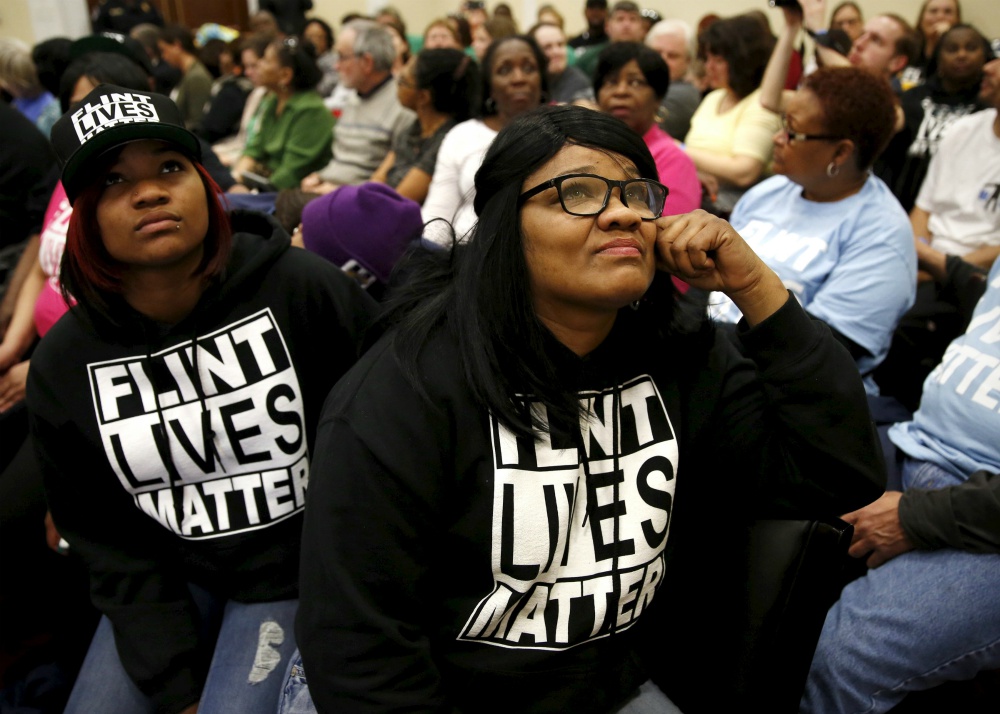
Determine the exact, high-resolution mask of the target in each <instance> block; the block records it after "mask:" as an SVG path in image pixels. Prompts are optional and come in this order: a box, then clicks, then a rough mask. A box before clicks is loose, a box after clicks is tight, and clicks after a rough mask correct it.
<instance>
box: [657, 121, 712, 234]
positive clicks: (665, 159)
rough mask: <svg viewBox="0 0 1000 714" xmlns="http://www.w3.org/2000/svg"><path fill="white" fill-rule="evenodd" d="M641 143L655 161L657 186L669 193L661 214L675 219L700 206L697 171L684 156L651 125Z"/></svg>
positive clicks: (665, 136) (676, 146) (682, 152)
mask: <svg viewBox="0 0 1000 714" xmlns="http://www.w3.org/2000/svg"><path fill="white" fill-rule="evenodd" d="M642 140H643V141H645V142H646V146H647V147H649V153H651V154H652V155H653V161H655V162H656V170H657V171H658V172H659V174H660V183H662V184H664V185H665V186H666V187H667V188H668V189H670V192H669V193H668V194H667V201H666V203H665V204H664V206H663V215H665V216H676V215H677V214H679V213H689V212H691V211H693V210H695V209H696V208H700V207H701V182H700V181H698V170H697V169H695V167H694V163H693V162H692V161H691V159H690V158H689V157H688V155H687V154H685V153H684V151H683V150H682V149H681V147H680V146H678V144H677V142H676V141H674V140H673V139H671V138H670V135H669V134H667V133H666V132H665V131H663V129H661V128H660V127H658V126H657V125H656V124H653V125H652V126H651V127H649V131H647V132H646V134H645V136H643V137H642Z"/></svg>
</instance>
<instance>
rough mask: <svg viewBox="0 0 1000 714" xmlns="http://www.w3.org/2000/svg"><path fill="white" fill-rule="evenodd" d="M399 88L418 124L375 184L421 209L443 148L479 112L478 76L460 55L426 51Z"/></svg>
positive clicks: (388, 157) (401, 139)
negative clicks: (454, 129) (448, 137)
mask: <svg viewBox="0 0 1000 714" xmlns="http://www.w3.org/2000/svg"><path fill="white" fill-rule="evenodd" d="M396 84H397V85H398V98H399V103H400V104H401V105H403V106H404V107H406V108H407V109H409V110H411V111H412V112H414V113H415V114H416V116H417V118H416V121H414V122H413V124H412V125H411V126H410V128H409V129H408V130H407V131H406V132H405V133H403V134H400V135H399V136H398V140H397V141H394V143H393V145H392V148H391V149H390V150H389V153H388V154H387V155H386V157H385V160H384V161H383V162H382V164H381V165H380V166H379V167H378V168H377V169H376V170H375V173H373V174H372V176H371V180H372V181H375V182H378V183H385V184H388V185H389V186H391V187H392V188H394V189H395V190H396V191H397V192H398V193H399V194H400V195H401V196H403V197H405V198H409V199H411V200H413V201H416V202H417V203H418V204H420V203H423V202H424V199H425V198H427V191H428V189H429V188H430V185H431V177H432V176H433V175H434V166H435V164H436V162H437V155H438V151H439V150H440V148H441V142H442V141H444V137H445V136H446V135H447V134H448V132H449V131H451V129H452V127H454V126H455V125H456V124H458V123H460V122H464V121H466V120H467V119H468V118H469V117H470V116H471V115H472V112H473V110H474V107H477V106H478V101H477V100H476V97H477V95H478V91H479V84H480V81H479V71H478V69H477V67H476V63H475V62H474V61H473V60H472V58H471V57H469V56H468V55H466V54H465V53H464V52H462V51H461V50H455V49H447V50H423V51H422V52H421V53H420V54H418V55H417V56H416V57H414V58H413V59H412V60H411V61H410V62H409V64H407V66H406V68H405V69H404V70H403V72H402V74H400V76H399V78H398V79H397V81H396Z"/></svg>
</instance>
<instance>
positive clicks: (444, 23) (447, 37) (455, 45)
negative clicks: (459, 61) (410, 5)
mask: <svg viewBox="0 0 1000 714" xmlns="http://www.w3.org/2000/svg"><path fill="white" fill-rule="evenodd" d="M424 49H425V50H445V49H454V50H460V49H463V45H462V39H461V38H460V37H459V36H458V32H457V31H456V30H455V28H454V27H452V26H451V24H449V22H448V20H445V19H443V18H442V19H439V20H432V21H431V23H430V24H429V25H428V26H427V29H426V30H424Z"/></svg>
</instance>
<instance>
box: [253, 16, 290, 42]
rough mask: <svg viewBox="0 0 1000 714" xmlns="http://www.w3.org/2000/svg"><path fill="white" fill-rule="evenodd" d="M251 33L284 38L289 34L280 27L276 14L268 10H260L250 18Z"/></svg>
mask: <svg viewBox="0 0 1000 714" xmlns="http://www.w3.org/2000/svg"><path fill="white" fill-rule="evenodd" d="M250 32H253V33H254V34H262V35H271V36H276V37H284V36H285V35H286V34H288V33H286V32H284V31H283V30H282V29H281V28H280V27H279V26H278V21H277V20H276V19H275V17H274V14H273V13H271V12H268V11H267V10H258V11H257V12H255V13H254V14H253V15H251V16H250Z"/></svg>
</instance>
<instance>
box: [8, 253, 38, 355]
mask: <svg viewBox="0 0 1000 714" xmlns="http://www.w3.org/2000/svg"><path fill="white" fill-rule="evenodd" d="M44 287H45V272H44V271H43V270H42V265H41V263H39V262H38V252H37V250H36V251H35V259H34V264H33V265H31V267H30V268H28V273H27V275H26V276H25V278H24V282H23V283H22V285H21V289H20V291H18V294H17V301H16V302H15V304H14V312H13V314H12V315H11V320H10V325H9V326H8V328H7V332H6V333H5V334H4V337H3V342H0V374H3V373H4V372H6V371H7V370H8V369H10V368H11V367H13V366H14V365H15V364H17V363H18V362H19V361H20V360H21V357H22V356H23V355H24V353H25V352H27V351H28V348H29V347H31V343H32V342H34V341H35V337H37V336H38V332H37V331H36V330H35V302H36V301H37V300H38V296H39V294H40V293H41V292H42V288H44Z"/></svg>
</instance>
